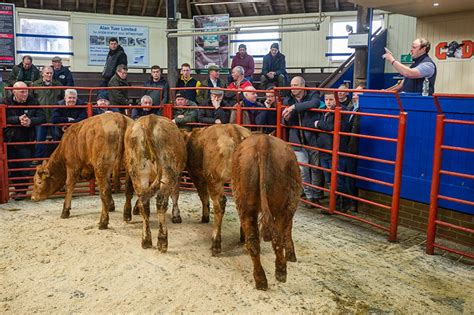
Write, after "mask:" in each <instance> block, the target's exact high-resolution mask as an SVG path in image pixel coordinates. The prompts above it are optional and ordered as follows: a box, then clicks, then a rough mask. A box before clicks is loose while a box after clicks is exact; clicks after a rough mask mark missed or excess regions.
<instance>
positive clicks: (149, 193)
mask: <svg viewBox="0 0 474 315" xmlns="http://www.w3.org/2000/svg"><path fill="white" fill-rule="evenodd" d="M150 129H151V128H150ZM147 132H148V133H151V135H150V134H148V135H147V136H145V139H146V140H145V141H146V146H147V150H148V154H150V156H151V155H152V156H153V158H154V159H155V161H160V160H161V159H160V157H159V156H157V155H156V152H155V150H152V149H151V148H153V147H154V143H153V138H152V134H153V132H152V131H151V130H148V131H145V134H146V133H147ZM160 162H161V161H160ZM160 185H161V176H159V174H157V176H156V178H155V180H154V181H153V182H152V183H151V185H150V186H148V189H146V190H145V191H144V193H143V196H146V197H145V198H147V199H148V198H151V197H153V196H154V195H155V194H156V192H157V191H158V189H160Z"/></svg>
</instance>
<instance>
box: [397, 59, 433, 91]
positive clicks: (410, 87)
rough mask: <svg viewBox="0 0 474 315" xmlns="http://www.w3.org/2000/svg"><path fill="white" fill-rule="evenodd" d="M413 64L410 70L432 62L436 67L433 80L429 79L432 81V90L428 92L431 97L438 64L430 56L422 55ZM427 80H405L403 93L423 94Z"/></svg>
mask: <svg viewBox="0 0 474 315" xmlns="http://www.w3.org/2000/svg"><path fill="white" fill-rule="evenodd" d="M413 61H414V62H413V64H412V65H411V66H410V68H415V67H417V66H418V65H419V64H421V63H425V62H430V63H432V64H434V66H435V72H434V74H433V76H432V77H431V78H428V80H429V81H430V88H429V91H428V94H429V95H432V94H433V93H434V86H435V82H436V72H437V71H436V64H435V63H434V62H433V60H431V58H430V57H429V56H428V54H424V55H421V56H420V57H418V58H416V59H414V60H413ZM424 80H425V78H419V79H408V78H405V79H404V80H403V92H411V93H421V92H422V91H423V81H424Z"/></svg>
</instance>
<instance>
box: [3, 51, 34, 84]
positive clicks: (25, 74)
mask: <svg viewBox="0 0 474 315" xmlns="http://www.w3.org/2000/svg"><path fill="white" fill-rule="evenodd" d="M38 79H40V72H39V70H38V68H36V67H35V65H34V64H33V58H31V56H29V55H25V56H23V58H22V61H21V62H20V63H19V64H18V65H16V66H14V67H13V69H12V72H10V75H9V76H8V85H9V86H13V84H15V82H18V81H22V82H25V83H26V84H28V85H31V83H33V82H34V81H36V80H38Z"/></svg>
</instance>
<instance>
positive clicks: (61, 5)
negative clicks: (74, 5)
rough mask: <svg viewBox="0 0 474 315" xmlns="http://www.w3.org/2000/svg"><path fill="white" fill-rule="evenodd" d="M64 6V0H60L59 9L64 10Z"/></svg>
mask: <svg viewBox="0 0 474 315" xmlns="http://www.w3.org/2000/svg"><path fill="white" fill-rule="evenodd" d="M62 7H63V2H62V0H58V9H59V10H62V9H63V8H62Z"/></svg>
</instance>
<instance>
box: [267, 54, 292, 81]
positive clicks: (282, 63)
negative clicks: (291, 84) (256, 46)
mask: <svg viewBox="0 0 474 315" xmlns="http://www.w3.org/2000/svg"><path fill="white" fill-rule="evenodd" d="M271 71H275V72H276V74H277V76H278V75H280V74H283V75H285V76H286V75H287V72H286V60H285V55H283V54H282V53H281V52H278V53H277V54H276V55H275V57H273V56H272V54H271V53H268V54H266V55H265V56H264V57H263V66H262V75H265V76H266V75H267V73H268V72H271Z"/></svg>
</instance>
